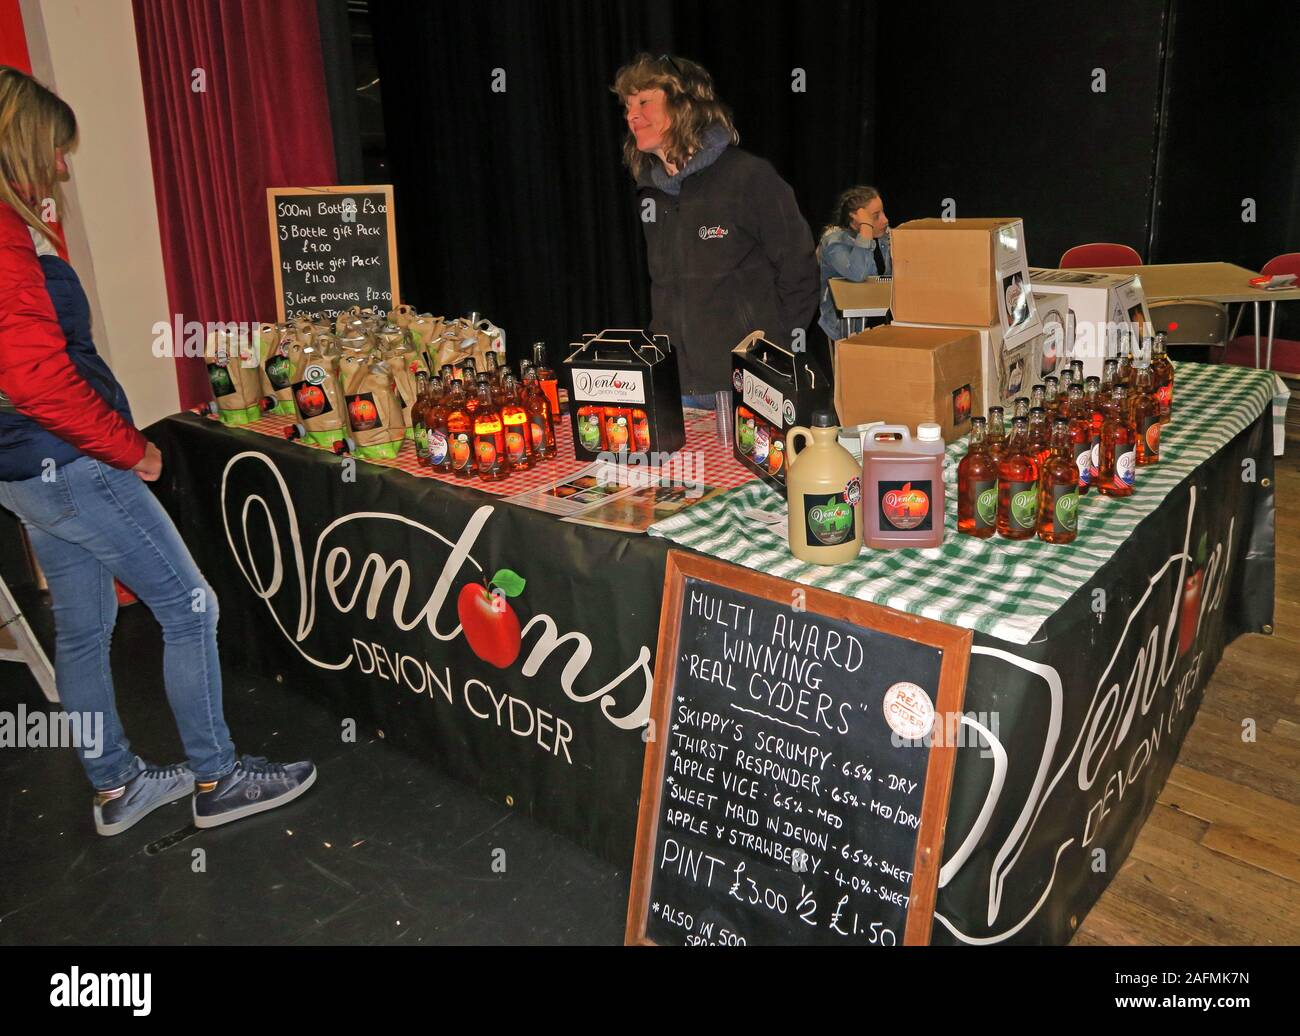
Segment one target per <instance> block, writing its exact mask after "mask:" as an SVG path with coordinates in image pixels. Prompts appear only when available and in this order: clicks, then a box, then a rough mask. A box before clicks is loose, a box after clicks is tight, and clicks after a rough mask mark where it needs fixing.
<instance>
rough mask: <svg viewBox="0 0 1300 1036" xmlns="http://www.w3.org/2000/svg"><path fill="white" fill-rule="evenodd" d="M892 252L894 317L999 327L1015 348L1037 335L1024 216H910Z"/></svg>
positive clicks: (896, 232) (894, 236) (894, 235)
mask: <svg viewBox="0 0 1300 1036" xmlns="http://www.w3.org/2000/svg"><path fill="white" fill-rule="evenodd" d="M890 254H891V256H892V257H893V264H894V285H893V297H892V300H891V304H890V308H891V309H892V311H893V314H894V319H895V320H898V321H903V322H905V323H914V324H930V325H956V326H966V327H988V326H989V325H991V324H998V325H1000V326H1001V328H1002V338H1003V340H1004V341H1005V342H1006V343H1007V344H1008V345H1012V346H1014V345H1018V344H1020V343H1021V342H1022V341H1024V340H1025V339H1027V338H1030V337H1032V336H1033V335H1036V334H1038V333H1039V331H1040V328H1039V324H1038V315H1037V312H1036V310H1035V309H1034V297H1033V294H1032V293H1031V291H1030V289H1029V265H1028V259H1027V257H1026V256H1027V253H1026V250H1025V227H1024V222H1023V221H1022V220H1020V219H1017V218H1014V217H1007V218H996V219H948V220H945V219H916V220H911V221H910V222H907V223H903V224H901V225H900V226H898V227H896V228H894V230H893V231H892V232H891V237H890Z"/></svg>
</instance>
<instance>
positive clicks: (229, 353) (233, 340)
mask: <svg viewBox="0 0 1300 1036" xmlns="http://www.w3.org/2000/svg"><path fill="white" fill-rule="evenodd" d="M260 344H261V340H260V337H259V338H256V339H250V338H249V337H248V336H247V335H240V334H232V333H228V332H225V331H218V330H213V331H209V332H208V337H207V340H206V341H205V343H204V348H203V358H204V361H205V362H206V363H207V366H208V382H209V383H210V384H211V386H212V396H213V398H214V399H215V400H216V401H217V406H218V407H219V408H220V409H222V410H247V409H248V408H249V407H255V406H259V405H260V402H261V399H262V369H261V368H262V364H261V363H260V361H259V353H258V348H259V346H260Z"/></svg>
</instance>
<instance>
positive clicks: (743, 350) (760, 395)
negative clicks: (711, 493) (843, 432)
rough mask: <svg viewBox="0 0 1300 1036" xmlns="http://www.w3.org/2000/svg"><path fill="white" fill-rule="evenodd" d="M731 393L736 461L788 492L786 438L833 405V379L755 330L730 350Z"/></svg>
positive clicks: (811, 361)
mask: <svg viewBox="0 0 1300 1036" xmlns="http://www.w3.org/2000/svg"><path fill="white" fill-rule="evenodd" d="M731 388H732V393H731V397H732V403H733V410H734V411H735V421H736V434H735V437H734V439H733V444H732V451H733V452H734V454H735V457H736V459H737V460H738V461H740V463H741V464H743V465H744V466H745V467H746V468H748V469H749V470H750V471H752V472H753V473H754V474H756V475H758V476H759V477H760V478H762V479H763V480H764V481H766V482H767V483H768V484H770V485H772V486H774V487H775V488H777V489H779V490H781V491H782V492H784V491H785V436H786V433H787V432H788V431H789V430H790V429H791V428H793V427H794V426H795V425H803V426H805V427H807V426H808V425H809V424H810V423H811V422H812V415H813V412H814V411H816V410H823V409H826V408H827V407H829V406H830V405H831V384H830V378H829V377H828V376H827V374H826V372H825V371H824V370H822V369H821V366H820V365H819V364H818V363H817V361H816V360H814V359H813V358H812V357H811V356H810V355H809V354H808V353H806V352H802V353H793V352H791V351H789V350H788V349H784V348H782V347H781V346H779V345H777V344H776V343H775V342H769V341H768V340H767V339H766V338H764V337H763V332H762V331H755V332H754V333H753V334H750V335H747V336H746V337H745V338H744V339H743V340H742V341H741V342H740V344H739V345H737V346H736V347H735V348H734V349H732V350H731Z"/></svg>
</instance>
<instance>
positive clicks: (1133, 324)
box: [1029, 267, 1151, 378]
mask: <svg viewBox="0 0 1300 1036" xmlns="http://www.w3.org/2000/svg"><path fill="white" fill-rule="evenodd" d="M1029 280H1030V283H1031V284H1032V285H1033V287H1034V290H1035V291H1050V292H1055V293H1058V294H1062V295H1065V296H1066V298H1067V299H1068V306H1069V309H1068V313H1067V318H1066V323H1067V331H1068V329H1069V327H1071V326H1072V327H1073V335H1072V336H1071V338H1072V342H1071V347H1070V352H1069V354H1068V355H1069V358H1070V359H1071V360H1082V361H1083V374H1084V377H1086V378H1090V377H1094V376H1095V377H1098V378H1100V377H1101V371H1102V367H1103V366H1104V364H1105V361H1106V359H1107V358H1108V357H1111V356H1118V355H1119V351H1120V346H1121V341H1122V340H1124V341H1125V343H1126V340H1127V338H1128V337H1129V336H1130V335H1131V336H1133V338H1134V339H1135V340H1138V339H1140V336H1141V333H1142V328H1143V327H1144V326H1145V327H1149V326H1150V323H1151V316H1150V314H1149V313H1148V312H1147V305H1146V297H1145V296H1144V295H1143V293H1142V281H1141V279H1140V278H1139V277H1138V276H1137V275H1136V274H1131V273H1096V272H1094V271H1092V270H1046V269H1040V268H1038V267H1031V268H1030V271H1029Z"/></svg>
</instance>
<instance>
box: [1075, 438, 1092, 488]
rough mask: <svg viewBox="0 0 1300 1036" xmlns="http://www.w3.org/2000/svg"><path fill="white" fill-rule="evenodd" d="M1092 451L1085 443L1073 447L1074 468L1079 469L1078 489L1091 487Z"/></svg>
mask: <svg viewBox="0 0 1300 1036" xmlns="http://www.w3.org/2000/svg"><path fill="white" fill-rule="evenodd" d="M1092 450H1093V447H1092V446H1091V445H1090V444H1089V443H1086V442H1081V443H1079V444H1078V445H1077V446H1075V451H1076V452H1075V454H1074V466H1075V467H1076V468H1078V469H1079V487H1080V488H1082V487H1084V486H1090V485H1092Z"/></svg>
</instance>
